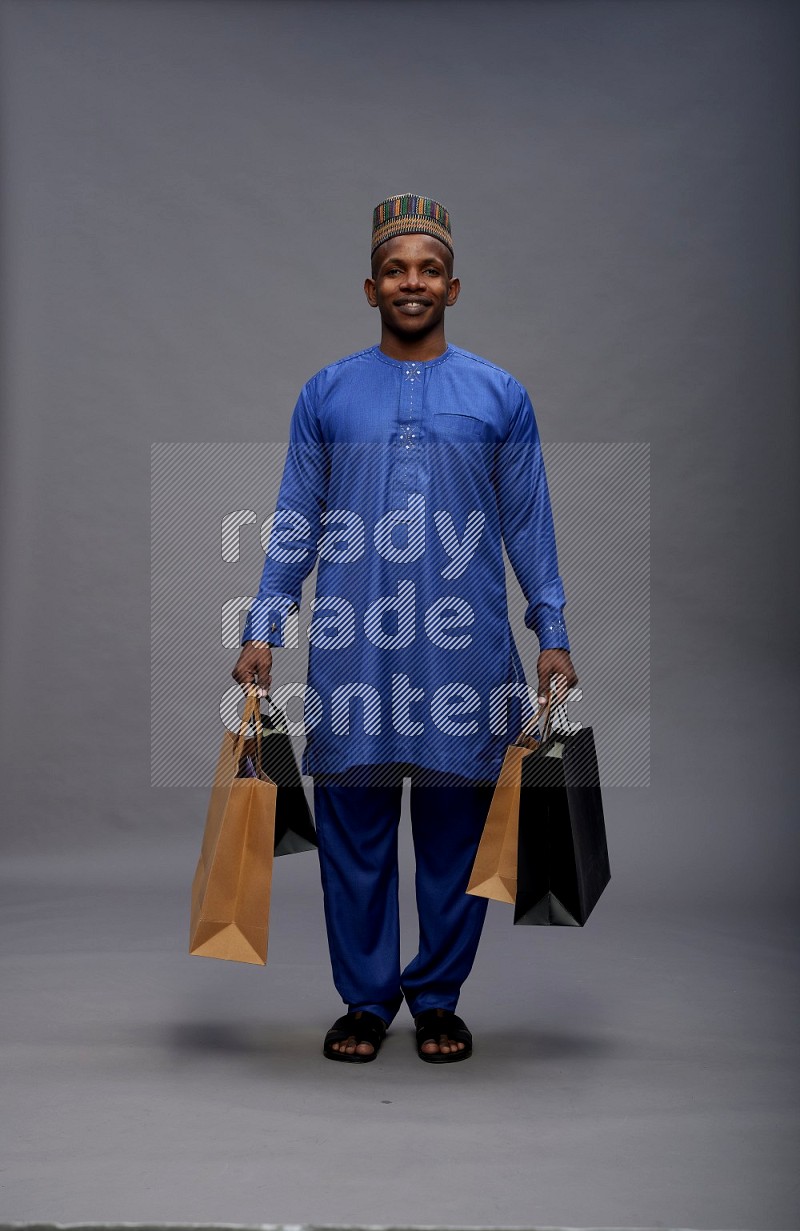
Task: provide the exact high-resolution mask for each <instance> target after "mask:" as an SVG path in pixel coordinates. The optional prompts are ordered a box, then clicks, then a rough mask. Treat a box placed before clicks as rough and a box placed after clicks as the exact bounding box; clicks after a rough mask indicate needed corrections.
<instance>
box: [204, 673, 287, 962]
mask: <svg viewBox="0 0 800 1231" xmlns="http://www.w3.org/2000/svg"><path fill="white" fill-rule="evenodd" d="M258 720H259V698H258V695H257V693H256V692H255V691H253V692H252V693H250V694H249V695H248V697H247V700H246V703H245V708H244V713H243V716H242V723H241V727H240V729H239V733H238V735H237V734H233V733H232V732H230V731H226V732H225V735H224V736H223V740H222V748H221V750H220V754H219V760H218V763H217V769H216V773H215V775H214V783H213V786H212V788H211V798H210V800H209V805H208V813H207V816H206V824H205V830H204V833H203V842H202V848H201V851H200V858H199V859H198V862H197V869H196V871H195V875H194V880H193V882H192V905H191V922H190V941H189V952H190V953H192V954H195V955H197V956H200V957H216V958H223V959H225V960H228V961H234V962H252V963H256V964H259V965H262V966H263V965H264V963H265V962H266V960H267V942H268V936H269V906H270V890H271V885H272V865H273V858H274V847H275V807H276V799H277V786H276V785H275V783H274V782H273V781H271V780H270V778H269V777H268V776H267V775H266V774H265V773H264V772H263V770H262V769H261V768H260V765H259V760H260V758H257V759H256V761H255V765H254V764H253V762H252V759H251V760H250V762H249V764H248V758H247V756H246V755H245V742H246V737H247V733H248V731H249V728H250V726H251V724H253V725H254V726H255V730H256V749H257V745H258V743H260V741H261V731H260V724H259V721H258Z"/></svg>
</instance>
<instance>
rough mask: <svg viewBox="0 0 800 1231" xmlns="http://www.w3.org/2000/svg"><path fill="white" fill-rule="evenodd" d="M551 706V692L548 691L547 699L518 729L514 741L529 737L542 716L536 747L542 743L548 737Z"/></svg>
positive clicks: (517, 742)
mask: <svg viewBox="0 0 800 1231" xmlns="http://www.w3.org/2000/svg"><path fill="white" fill-rule="evenodd" d="M552 706H553V694H552V692H549V693H548V694H547V700H546V701H545V702H544V703H543V704H542V705H540V706H539V709H538V710H537V712H536V713H535V714H534V715H533V717H532V718H529V719H528V721H527V722H526V723H524V724H523V727H522V730H521V731H520V733H519V735H518V736H517V738H516V739H515V740H514V743H515V744H519V743H521V742H522V741H523V740H524V739H526V738H529V737H530V735H532V733H533V729H534V727H537V726H539V719H540V718H543V719H544V725H543V726H542V727H541V728H540V730H541V738H540V740H539V743H538V745H537V747H538V746H540V745H541V744H543V743H544V741H545V740H546V739H548V738H549V736H550V722H551V719H552Z"/></svg>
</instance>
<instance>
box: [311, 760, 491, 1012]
mask: <svg viewBox="0 0 800 1231" xmlns="http://www.w3.org/2000/svg"><path fill="white" fill-rule="evenodd" d="M361 768H362V770H363V769H365V768H367V767H361ZM370 768H371V767H370ZM375 771H379V781H377V782H375V783H373V784H372V785H363V783H364V781H365V777H368V776H369V775H365V774H364V773H363V772H361V773H360V774H359V772H358V771H355V772H351V773H349V774H347V775H342V776H337V775H326V776H325V777H321V776H319V775H317V776H316V777H315V779H314V804H315V819H316V825H317V838H318V842H319V860H320V870H321V874H322V888H323V895H324V902H325V922H326V926H327V932H328V947H329V949H330V957H331V967H332V969H333V981H334V984H335V986H336V989H337V991H338V992H339V994H340V996H341V997H342V1000H343V1001H344V1002H345V1004H346V1005H347V1006H348V1009H349V1010H350V1011H356V1010H358V1009H366V1010H369V1012H370V1013H376V1014H377V1015H378V1016H379V1017H382V1018H383V1020H384V1021H385V1022H387V1023H389V1022H391V1020H392V1019H393V1017H394V1016H395V1014H396V1013H397V1011H398V1009H399V1008H400V1005H401V1004H402V1001H403V998H404V997H405V999H406V1000H407V1002H408V1006H409V1008H410V1010H411V1012H412V1014H417V1013H421V1012H422V1011H423V1010H424V1009H434V1008H437V1009H438V1008H441V1009H455V1007H456V1005H457V1003H458V997H459V992H460V991H461V985H462V983H463V982H464V980H465V979H466V978H467V975H468V974H469V972H470V970H471V969H472V964H473V962H474V960H475V954H476V952H477V949H478V942H479V940H480V936H481V930H482V928H483V921H484V918H485V917H486V907H487V901H486V899H485V898H475V897H472V896H471V895H469V894H467V893H466V892H465V891H466V887H467V883H468V881H469V877H470V872H471V871H472V864H473V861H474V859H475V852H476V850H477V848H478V843H479V841H480V837H481V833H482V832H483V826H484V822H485V820H486V814H487V812H488V810H489V804H490V802H491V798H492V787H491V786H487V785H476V784H474V783H470V782H468V781H467V780H465V779H463V778H457V777H455V776H454V775H447V776H445V775H441V774H440V775H438V776H437V777H436V778H435V779H431V777H430V776H429V775H425V774H423V773H419V772H418V773H416V774H415V772H414V769H413V767H408V768H406V769H405V771H404V770H403V768H402V767H391V766H379V767H375ZM403 772H405V773H407V774H409V775H410V776H411V795H410V805H411V829H412V836H413V840H414V853H415V856H416V877H415V885H416V900H417V913H418V915H419V952H418V953H417V955H416V957H414V958H413V959H412V961H411V962H409V964H408V965H407V966H406V967H405V969H403V970H401V969H400V924H399V913H398V897H397V886H398V869H397V833H398V826H399V821H400V802H401V795H402V789H403V776H402V775H403ZM372 776H373V778H375V779H377V778H378V772H376V773H374V774H373V775H372ZM354 781H356V782H359V783H360V785H352V784H353V782H354Z"/></svg>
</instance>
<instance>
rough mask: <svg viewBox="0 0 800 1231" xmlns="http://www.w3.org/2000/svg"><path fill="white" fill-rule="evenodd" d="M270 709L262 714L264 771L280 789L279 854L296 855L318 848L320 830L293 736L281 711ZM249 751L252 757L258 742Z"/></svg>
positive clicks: (278, 813)
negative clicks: (317, 829)
mask: <svg viewBox="0 0 800 1231" xmlns="http://www.w3.org/2000/svg"><path fill="white" fill-rule="evenodd" d="M268 704H269V710H268V711H267V712H266V713H265V712H264V711H262V713H261V732H262V739H261V766H260V768H261V772H262V774H266V776H267V777H268V778H271V779H272V781H273V782H274V783H275V784H276V786H277V788H278V796H277V803H276V806H275V854H276V855H295V854H297V853H298V852H299V851H313V850H316V849H317V831H316V829H315V828H314V822H313V820H312V817H311V809H310V808H309V806H308V800H307V799H306V794H305V791H304V790H303V782H302V779H301V777H300V770H299V768H298V766H297V761H296V760H295V755H294V749H293V748H292V740H291V736H290V735H289V732H288V730H287V727H286V719H285V718H284V716H283V714H282V713H281V711H280V710H279V709H278V708H277V707H276V706H275V705H273V704H272V702H270V701H269V700H268ZM245 752H246V753H247V754H248V755H249V756H250V757H251V758H252V757H253V756H254V754H255V740H250V741H249V742H248V744H247V745H246V747H245Z"/></svg>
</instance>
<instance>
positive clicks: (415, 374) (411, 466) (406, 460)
mask: <svg viewBox="0 0 800 1231" xmlns="http://www.w3.org/2000/svg"><path fill="white" fill-rule="evenodd" d="M424 375H425V374H424V371H423V369H422V367H421V366H420V365H419V364H418V363H407V364H406V365H405V366H404V368H403V372H402V380H401V382H400V406H399V412H398V434H397V447H396V449H395V460H394V466H393V475H392V486H393V488H394V493H395V495H396V496H398V497H400V498H402V497H403V496H405V495H407V494H408V492H413V491H416V490H417V464H416V463H417V457H416V453H417V450H418V448H419V420H420V416H421V412H422V390H423V386H424Z"/></svg>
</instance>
